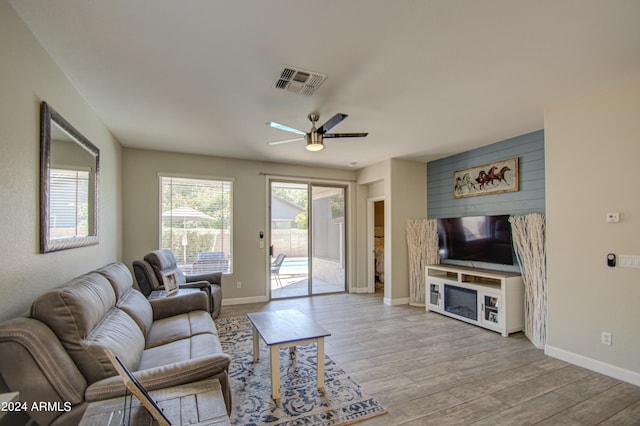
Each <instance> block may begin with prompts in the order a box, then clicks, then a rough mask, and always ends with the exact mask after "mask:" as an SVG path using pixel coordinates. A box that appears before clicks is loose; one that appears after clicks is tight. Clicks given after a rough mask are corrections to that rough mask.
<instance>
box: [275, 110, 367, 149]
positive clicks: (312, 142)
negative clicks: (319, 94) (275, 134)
mask: <svg viewBox="0 0 640 426" xmlns="http://www.w3.org/2000/svg"><path fill="white" fill-rule="evenodd" d="M347 117H348V115H347V114H342V113H338V114H336V115H334V116H333V117H331V118H330V119H329V120H327V122H326V123H324V124H323V125H322V126H320V128H318V129H316V122H317V121H318V120H319V119H320V114H318V113H317V112H312V113H311V114H309V115H308V116H307V118H309V121H311V130H310V131H309V132H308V133H307V132H303V131H302V130H298V129H295V128H293V127H289V126H285V125H284V124H280V123H276V122H274V121H269V122H267V125H268V126H270V127H273V128H275V129H280V130H285V131H287V132H291V133H295V134H297V135H303V136H300V137H297V138H293V139H285V140H281V141H274V142H268V144H269V145H280V144H283V143H289V142H296V141H300V140H303V139H306V141H307V149H308V150H309V151H320V150H322V149H324V142H323V139H324V138H363V137H365V136H367V135H368V134H369V133H327V131H328V130H331V129H332V128H333V127H334V126H336V125H337V124H338V123H340V122H341V121H342V120H344V119H345V118H347Z"/></svg>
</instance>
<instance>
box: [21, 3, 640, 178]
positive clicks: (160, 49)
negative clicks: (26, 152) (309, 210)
mask: <svg viewBox="0 0 640 426" xmlns="http://www.w3.org/2000/svg"><path fill="white" fill-rule="evenodd" d="M10 3H11V5H12V6H13V8H14V9H15V10H16V11H17V13H18V14H19V15H20V17H21V18H22V19H23V20H24V22H25V23H26V24H27V25H28V27H29V28H30V29H31V31H32V32H33V33H34V34H35V36H36V37H37V39H38V40H39V41H40V43H41V44H42V45H43V46H44V48H45V49H46V50H47V51H48V52H49V54H50V55H51V56H52V57H53V58H54V60H55V61H56V62H57V63H58V65H59V66H60V68H61V69H62V70H63V71H64V72H65V73H66V75H67V76H68V78H69V79H70V80H71V82H72V83H73V85H74V86H75V87H76V88H77V89H78V91H79V92H80V93H81V94H82V95H83V96H84V97H85V99H86V100H87V102H88V103H89V104H90V105H91V107H92V108H93V109H94V110H95V112H96V113H97V115H98V116H99V117H100V118H101V119H102V120H103V122H104V123H105V124H106V125H107V126H108V127H109V129H110V130H111V131H112V133H113V134H114V135H115V137H116V138H117V139H118V140H119V141H120V142H121V143H122V144H123V145H124V146H127V147H136V148H145V149H157V150H166V151H174V152H184V153H195V154H207V155H216V156H224V157H235V158H244V159H255V160H266V161H278V162H287V163H301V164H309V165H319V166H330V167H340V168H346V167H347V166H348V164H349V163H352V162H356V163H357V167H362V166H366V165H370V164H372V163H375V162H378V161H381V160H384V159H387V158H392V157H393V158H406V159H415V160H420V161H427V160H431V159H435V158H439V157H442V156H445V155H449V154H453V153H456V152H460V151H464V150H467V149H470V148H474V147H478V146H482V145H487V144H489V143H493V142H497V141H499V140H503V139H506V138H509V137H513V136H517V135H520V134H524V133H527V132H531V131H534V130H538V129H541V128H542V127H543V110H544V108H545V107H548V106H553V105H555V104H558V103H561V102H565V101H568V100H571V99H574V98H577V97H580V96H582V95H586V94H589V93H592V92H595V91H597V90H600V89H604V88H606V87H608V86H611V85H613V84H616V83H620V82H623V81H625V80H628V79H631V78H637V77H639V76H640V0H627V1H625V0H611V1H600V0H593V1H589V0H536V1H525V0H522V1H518V0H482V1H480V0H455V1H451V0H438V1H434V0H395V1H387V0H348V1H345V0H323V1H315V2H311V1H300V0H295V1H293V0H269V1H264V0H233V1H231V0H228V1H227V0H224V1H223V0H190V1H181V0H137V1H131V0H108V1H87V0H57V1H50V0H10ZM285 64H286V65H292V66H295V67H301V68H306V69H309V70H312V71H317V72H320V73H324V74H327V75H328V79H327V80H326V81H325V82H324V84H323V85H322V86H320V88H319V89H318V91H317V92H316V93H315V94H314V95H313V96H310V97H307V96H303V95H298V94H292V93H289V92H285V91H281V90H278V89H275V88H273V83H274V80H275V78H276V77H277V75H278V73H279V72H280V70H281V67H282V65H285ZM52 106H53V107H54V108H55V105H52ZM311 111H318V112H319V113H320V115H321V118H320V121H319V123H323V122H324V120H327V119H328V118H330V117H331V116H332V115H333V114H335V113H337V112H343V113H346V114H349V118H347V119H346V120H345V121H343V122H342V123H340V124H339V125H338V126H336V127H335V128H334V129H333V130H332V131H335V132H361V131H368V132H369V136H368V137H367V138H365V139H332V140H325V143H326V145H327V148H326V149H325V150H324V151H321V152H318V153H310V152H308V151H306V150H305V149H304V142H295V143H291V144H285V145H277V146H268V145H267V142H268V141H276V140H279V139H288V138H291V137H293V136H294V135H292V134H290V133H287V132H284V131H281V130H277V129H272V128H269V127H267V126H266V125H265V123H266V122H267V121H277V122H279V123H282V124H286V125H289V126H292V127H296V128H299V129H302V130H308V129H309V128H310V123H309V122H308V121H307V118H306V117H307V114H308V113H309V112H311ZM59 112H60V113H61V114H62V115H64V111H59Z"/></svg>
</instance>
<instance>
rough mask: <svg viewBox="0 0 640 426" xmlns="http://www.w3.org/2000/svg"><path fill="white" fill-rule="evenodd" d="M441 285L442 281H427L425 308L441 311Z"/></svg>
mask: <svg viewBox="0 0 640 426" xmlns="http://www.w3.org/2000/svg"><path fill="white" fill-rule="evenodd" d="M442 290H443V286H442V283H439V282H434V281H428V282H427V294H426V299H427V303H426V304H425V305H426V307H427V310H429V311H433V312H442V309H443V307H442V306H443V305H442V302H443V299H444V297H443V294H442Z"/></svg>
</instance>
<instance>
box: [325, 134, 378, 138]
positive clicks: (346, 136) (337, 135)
mask: <svg viewBox="0 0 640 426" xmlns="http://www.w3.org/2000/svg"><path fill="white" fill-rule="evenodd" d="M368 134H369V133H325V134H324V135H322V137H323V138H364V137H365V136H367V135H368Z"/></svg>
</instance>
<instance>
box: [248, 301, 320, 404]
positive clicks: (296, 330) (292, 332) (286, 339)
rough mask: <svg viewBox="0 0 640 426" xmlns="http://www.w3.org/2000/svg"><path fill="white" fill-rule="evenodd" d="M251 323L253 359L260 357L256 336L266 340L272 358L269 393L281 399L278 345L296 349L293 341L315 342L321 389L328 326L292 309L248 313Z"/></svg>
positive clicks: (295, 342) (291, 351) (300, 342)
mask: <svg viewBox="0 0 640 426" xmlns="http://www.w3.org/2000/svg"><path fill="white" fill-rule="evenodd" d="M247 317H248V318H249V321H251V324H252V325H253V361H254V362H258V360H259V359H260V347H259V343H260V342H259V340H258V336H260V337H262V340H264V342H265V343H266V344H267V346H268V347H269V350H270V358H271V397H272V398H273V399H274V400H276V402H278V401H280V348H283V347H288V348H289V352H290V353H291V354H294V353H295V350H296V345H306V344H308V343H314V342H315V343H316V347H317V349H318V360H317V367H316V370H317V382H318V389H324V338H325V337H327V336H331V333H329V332H328V331H327V330H325V329H324V328H322V327H321V326H319V325H318V324H317V323H315V322H314V321H313V320H311V319H310V318H308V317H306V316H305V315H303V314H302V313H301V312H299V311H297V310H295V309H287V310H281V311H265V312H253V313H249V314H247Z"/></svg>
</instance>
